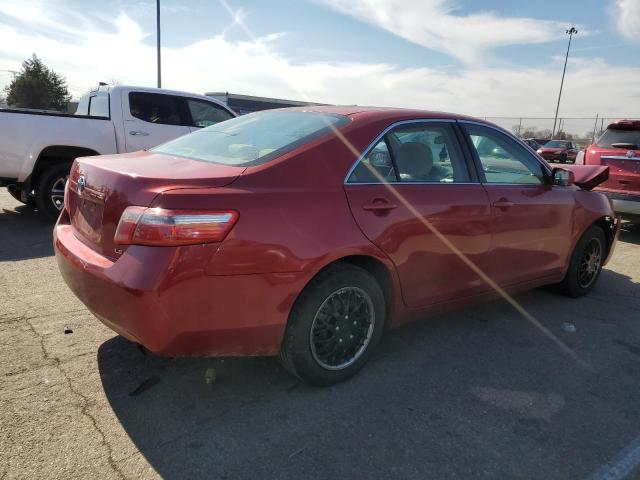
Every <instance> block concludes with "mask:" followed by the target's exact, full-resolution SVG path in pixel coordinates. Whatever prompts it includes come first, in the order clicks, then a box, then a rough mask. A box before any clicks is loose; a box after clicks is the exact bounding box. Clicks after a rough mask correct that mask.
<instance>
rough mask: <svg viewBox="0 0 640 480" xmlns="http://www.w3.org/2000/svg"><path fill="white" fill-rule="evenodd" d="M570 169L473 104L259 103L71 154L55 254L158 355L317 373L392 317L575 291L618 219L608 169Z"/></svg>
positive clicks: (108, 320) (310, 377)
mask: <svg viewBox="0 0 640 480" xmlns="http://www.w3.org/2000/svg"><path fill="white" fill-rule="evenodd" d="M571 168H572V170H574V171H573V172H570V171H567V170H562V169H555V170H552V169H551V168H550V167H549V165H548V164H546V163H544V162H543V161H542V160H541V159H540V158H539V157H537V156H536V155H535V154H534V152H533V151H532V150H531V149H529V148H528V147H526V146H525V145H524V144H523V143H521V142H520V141H519V140H517V139H516V138H515V137H513V136H512V135H510V134H509V133H507V132H506V131H504V130H502V129H500V128H498V127H496V126H494V125H492V124H489V123H486V122H483V121H480V120H476V119H472V118H468V117H460V116H454V115H448V114H442V113H431V112H424V111H412V110H391V109H376V108H361V107H313V108H311V109H310V108H306V107H305V108H304V109H284V110H272V111H266V112H259V113H254V114H250V115H246V116H243V117H239V118H235V119H232V120H229V121H226V122H222V123H220V124H217V125H215V126H212V127H209V128H205V129H203V130H201V131H199V132H197V133H193V134H191V135H187V136H185V137H182V138H179V139H176V140H173V141H171V142H169V143H166V144H164V145H161V146H159V147H156V148H154V149H152V150H150V151H145V152H137V153H132V154H125V155H113V156H101V157H87V158H80V159H77V160H76V161H75V163H74V165H73V168H72V171H71V175H70V179H69V182H68V185H67V191H66V201H65V208H64V210H63V212H62V214H61V216H60V218H59V220H58V223H57V225H56V227H55V231H54V243H55V250H56V256H57V260H58V265H59V267H60V271H61V272H62V275H63V277H64V279H65V280H66V282H67V284H68V285H69V287H70V288H71V289H72V290H73V292H74V293H75V294H76V295H77V296H78V297H79V298H80V299H81V300H82V301H83V302H84V303H85V304H86V305H87V307H88V308H89V309H90V310H91V311H92V312H93V313H94V314H95V315H96V316H97V317H98V318H99V319H100V320H101V321H102V322H104V323H105V324H106V325H108V326H109V327H111V328H112V329H113V330H115V331H116V332H118V333H120V334H121V335H123V336H125V337H126V338H129V339H131V340H133V341H136V342H139V343H141V344H142V345H144V346H145V347H147V348H148V349H149V350H151V351H153V352H156V353H158V354H163V355H171V356H179V355H215V356H232V355H276V354H279V355H280V357H281V359H282V361H283V363H284V365H285V366H286V367H287V368H288V369H289V370H290V371H292V372H293V373H294V374H296V375H298V376H299V377H301V378H302V379H304V380H306V381H308V382H310V383H314V384H321V385H326V384H331V383H335V382H338V381H341V380H344V379H346V378H348V377H350V376H351V375H353V374H354V373H355V372H356V371H357V370H358V369H360V368H361V367H362V365H363V364H364V363H365V362H366V360H367V359H368V358H369V356H370V355H371V351H372V350H373V347H374V346H375V344H376V343H377V342H378V340H379V339H380V337H381V335H382V333H383V330H384V329H385V328H386V327H388V326H397V325H401V324H403V323H406V322H408V321H411V320H414V319H418V318H422V317H424V316H425V314H427V313H429V312H435V311H441V310H442V309H444V308H447V307H450V306H453V305H460V304H466V303H469V302H474V301H479V300H482V299H487V298H493V297H495V295H496V292H514V291H519V290H523V289H528V288H533V287H536V286H540V285H544V284H550V283H560V284H561V286H562V288H563V289H564V291H565V292H567V293H568V294H569V295H571V296H579V295H584V294H586V293H588V292H589V291H590V290H591V289H592V288H593V286H594V284H595V282H596V280H597V278H598V274H599V273H600V270H601V268H602V265H603V264H605V262H606V261H607V259H608V257H609V256H610V255H611V252H612V250H613V247H614V244H615V239H616V235H617V231H618V221H617V219H616V218H615V215H614V213H613V211H612V209H611V205H610V203H609V200H608V199H607V198H606V197H605V196H604V195H602V194H599V193H595V192H591V191H588V190H589V189H590V188H592V187H593V186H595V185H596V184H597V183H598V182H600V181H603V180H604V179H606V173H607V168H606V167H602V166H592V167H589V166H582V167H573V166H572V167H571ZM574 181H575V183H574Z"/></svg>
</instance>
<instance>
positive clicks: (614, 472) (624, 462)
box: [589, 437, 640, 480]
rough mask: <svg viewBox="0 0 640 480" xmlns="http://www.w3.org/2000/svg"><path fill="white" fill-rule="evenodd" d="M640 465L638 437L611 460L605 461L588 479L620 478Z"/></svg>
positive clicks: (639, 439) (619, 479) (614, 479)
mask: <svg viewBox="0 0 640 480" xmlns="http://www.w3.org/2000/svg"><path fill="white" fill-rule="evenodd" d="M638 465H640V437H638V438H636V439H635V440H634V441H633V442H632V443H630V444H629V445H628V446H627V448H625V449H624V450H622V451H621V452H620V453H619V454H618V455H617V456H616V457H615V458H614V459H613V460H611V461H609V462H607V463H606V464H605V465H603V466H602V468H600V469H599V470H598V471H597V472H596V473H594V474H593V475H592V476H591V477H589V480H622V479H623V478H625V477H626V476H627V475H629V474H630V473H631V472H632V471H633V469H635V468H636V467H637V466H638Z"/></svg>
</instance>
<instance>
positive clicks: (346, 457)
mask: <svg viewBox="0 0 640 480" xmlns="http://www.w3.org/2000/svg"><path fill="white" fill-rule="evenodd" d="M51 229H52V224H51V223H50V222H47V221H46V220H44V219H42V218H40V216H39V215H38V214H37V213H36V212H34V210H33V209H32V208H31V207H28V206H24V205H20V204H19V203H17V202H16V201H14V200H13V199H12V198H11V197H10V196H9V195H8V193H7V192H6V190H5V189H1V190H0V479H9V478H25V479H26V478H28V479H34V478H60V479H75V478H100V479H106V478H158V477H163V478H168V479H179V478H180V479H182V478H210V479H245V478H246V479H269V478H277V479H288V478H291V479H302V478H305V479H306V478H309V479H316V478H317V479H338V478H345V479H378V478H380V479H395V478H397V479H405V478H410V479H413V478H415V479H427V478H433V479H449V478H452V479H453V478H463V479H471V478H473V479H485V478H486V479H495V478H500V479H506V478H509V479H588V478H594V479H598V480H600V479H605V478H610V479H616V478H622V476H624V475H627V478H640V467H639V468H637V469H635V470H634V468H633V467H634V466H635V464H636V463H637V462H638V461H640V447H638V445H640V440H639V439H640V375H639V372H640V368H639V367H640V226H634V225H625V230H624V231H623V232H622V236H621V239H620V242H619V243H618V246H617V249H616V252H615V255H614V257H613V260H612V262H611V263H610V264H609V265H608V266H607V267H606V268H605V270H604V271H603V273H602V276H601V278H600V280H599V283H598V284H597V286H596V287H595V289H594V290H593V292H592V293H591V294H590V295H589V296H587V297H585V298H581V299H577V300H576V299H569V298H566V297H563V296H561V295H558V294H556V293H554V292H552V291H550V290H548V289H538V290H534V291H531V292H528V293H525V294H522V295H519V296H517V297H516V298H517V300H518V301H519V302H521V304H522V305H523V306H524V307H525V308H526V309H527V311H529V312H530V313H531V314H532V315H534V316H535V318H536V319H538V320H539V321H540V322H541V323H542V325H544V326H545V327H546V328H547V329H549V330H550V331H551V332H552V333H553V334H554V335H555V336H557V338H558V339H560V340H561V341H562V342H563V343H565V344H566V345H567V346H568V347H570V349H572V350H573V351H574V352H575V354H576V355H577V356H578V357H579V358H580V360H581V361H582V362H583V363H579V362H576V360H574V359H573V358H571V356H569V355H567V354H566V353H565V352H563V351H561V350H560V349H559V348H558V346H557V345H556V344H554V343H553V342H551V341H550V340H549V339H548V338H547V337H545V336H544V335H542V334H541V333H540V331H539V330H538V329H536V328H535V327H534V326H533V325H532V324H530V323H529V322H528V321H527V320H525V319H524V318H522V317H521V316H520V315H519V314H518V313H517V312H516V311H515V310H513V308H512V307H510V306H509V305H507V304H506V303H504V302H501V301H496V302H493V303H489V304H485V305H481V306H477V307H472V308H468V309H465V310H460V311H457V312H453V313H448V314H446V315H440V316H437V317H434V318H429V319H425V321H423V322H420V323H416V324H413V325H409V326H406V327H404V328H401V329H398V330H394V331H391V332H388V333H387V334H386V335H385V337H384V338H383V341H382V342H381V344H380V346H379V348H378V349H377V352H376V354H375V355H374V356H373V358H372V359H371V361H370V362H369V364H368V365H367V366H366V367H365V369H364V370H363V371H362V372H361V373H360V374H359V375H358V376H357V377H355V378H354V379H352V380H351V381H348V382H346V383H343V384H340V385H337V386H334V387H331V388H324V389H321V388H313V387H309V386H306V385H304V384H301V383H299V382H298V381H296V380H295V379H294V378H292V377H291V376H289V375H288V374H287V373H286V372H285V371H284V370H283V369H282V368H281V367H280V366H279V364H278V363H277V361H275V360H274V359H271V358H250V359H167V358H159V357H155V356H153V355H150V354H146V353H145V352H144V351H142V350H141V349H139V348H138V347H137V346H136V345H134V344H132V343H130V342H128V341H126V340H124V339H122V338H120V337H118V336H116V335H115V334H114V333H113V332H112V331H111V330H109V329H108V328H106V327H105V326H103V325H102V324H101V323H100V322H98V321H97V320H96V319H95V318H94V317H93V316H92V315H91V314H90V313H89V312H88V311H87V310H86V309H85V307H84V306H83V305H82V304H81V303H80V302H79V301H78V300H77V299H76V298H75V297H74V296H73V294H72V293H71V292H70V291H69V290H68V288H67V287H66V285H65V284H64V282H63V281H62V279H61V277H60V276H59V274H58V270H57V267H56V263H55V259H54V257H53V250H52V246H51ZM248 295H250V292H248ZM65 332H66V333H65ZM625 469H626V470H625ZM611 472H613V473H611ZM616 472H617V473H616ZM607 475H609V476H607ZM611 475H618V476H617V477H616V476H611ZM620 475H622V476H620Z"/></svg>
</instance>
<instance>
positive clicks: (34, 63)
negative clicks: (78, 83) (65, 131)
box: [6, 53, 71, 111]
mask: <svg viewBox="0 0 640 480" xmlns="http://www.w3.org/2000/svg"><path fill="white" fill-rule="evenodd" d="M6 92H7V103H8V104H9V105H11V106H15V107H20V108H38V109H43V110H60V111H64V110H66V108H67V103H68V102H69V100H71V95H69V90H68V89H67V81H66V80H65V78H64V77H63V76H62V75H60V74H58V73H56V72H54V71H53V70H51V69H49V68H48V67H47V66H46V65H45V64H44V63H42V60H40V59H39V58H38V57H37V56H36V54H35V53H34V54H33V57H31V58H29V59H27V60H25V61H24V62H22V70H21V71H20V73H18V74H17V75H16V77H15V78H14V79H13V81H12V82H11V83H10V84H9V86H8V87H7V88H6Z"/></svg>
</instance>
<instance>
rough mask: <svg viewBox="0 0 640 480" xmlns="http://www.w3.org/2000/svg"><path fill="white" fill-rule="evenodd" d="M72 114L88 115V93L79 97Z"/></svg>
mask: <svg viewBox="0 0 640 480" xmlns="http://www.w3.org/2000/svg"><path fill="white" fill-rule="evenodd" d="M74 115H89V95H84V96H83V97H82V98H80V101H79V102H78V107H77V108H76V113H74Z"/></svg>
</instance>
